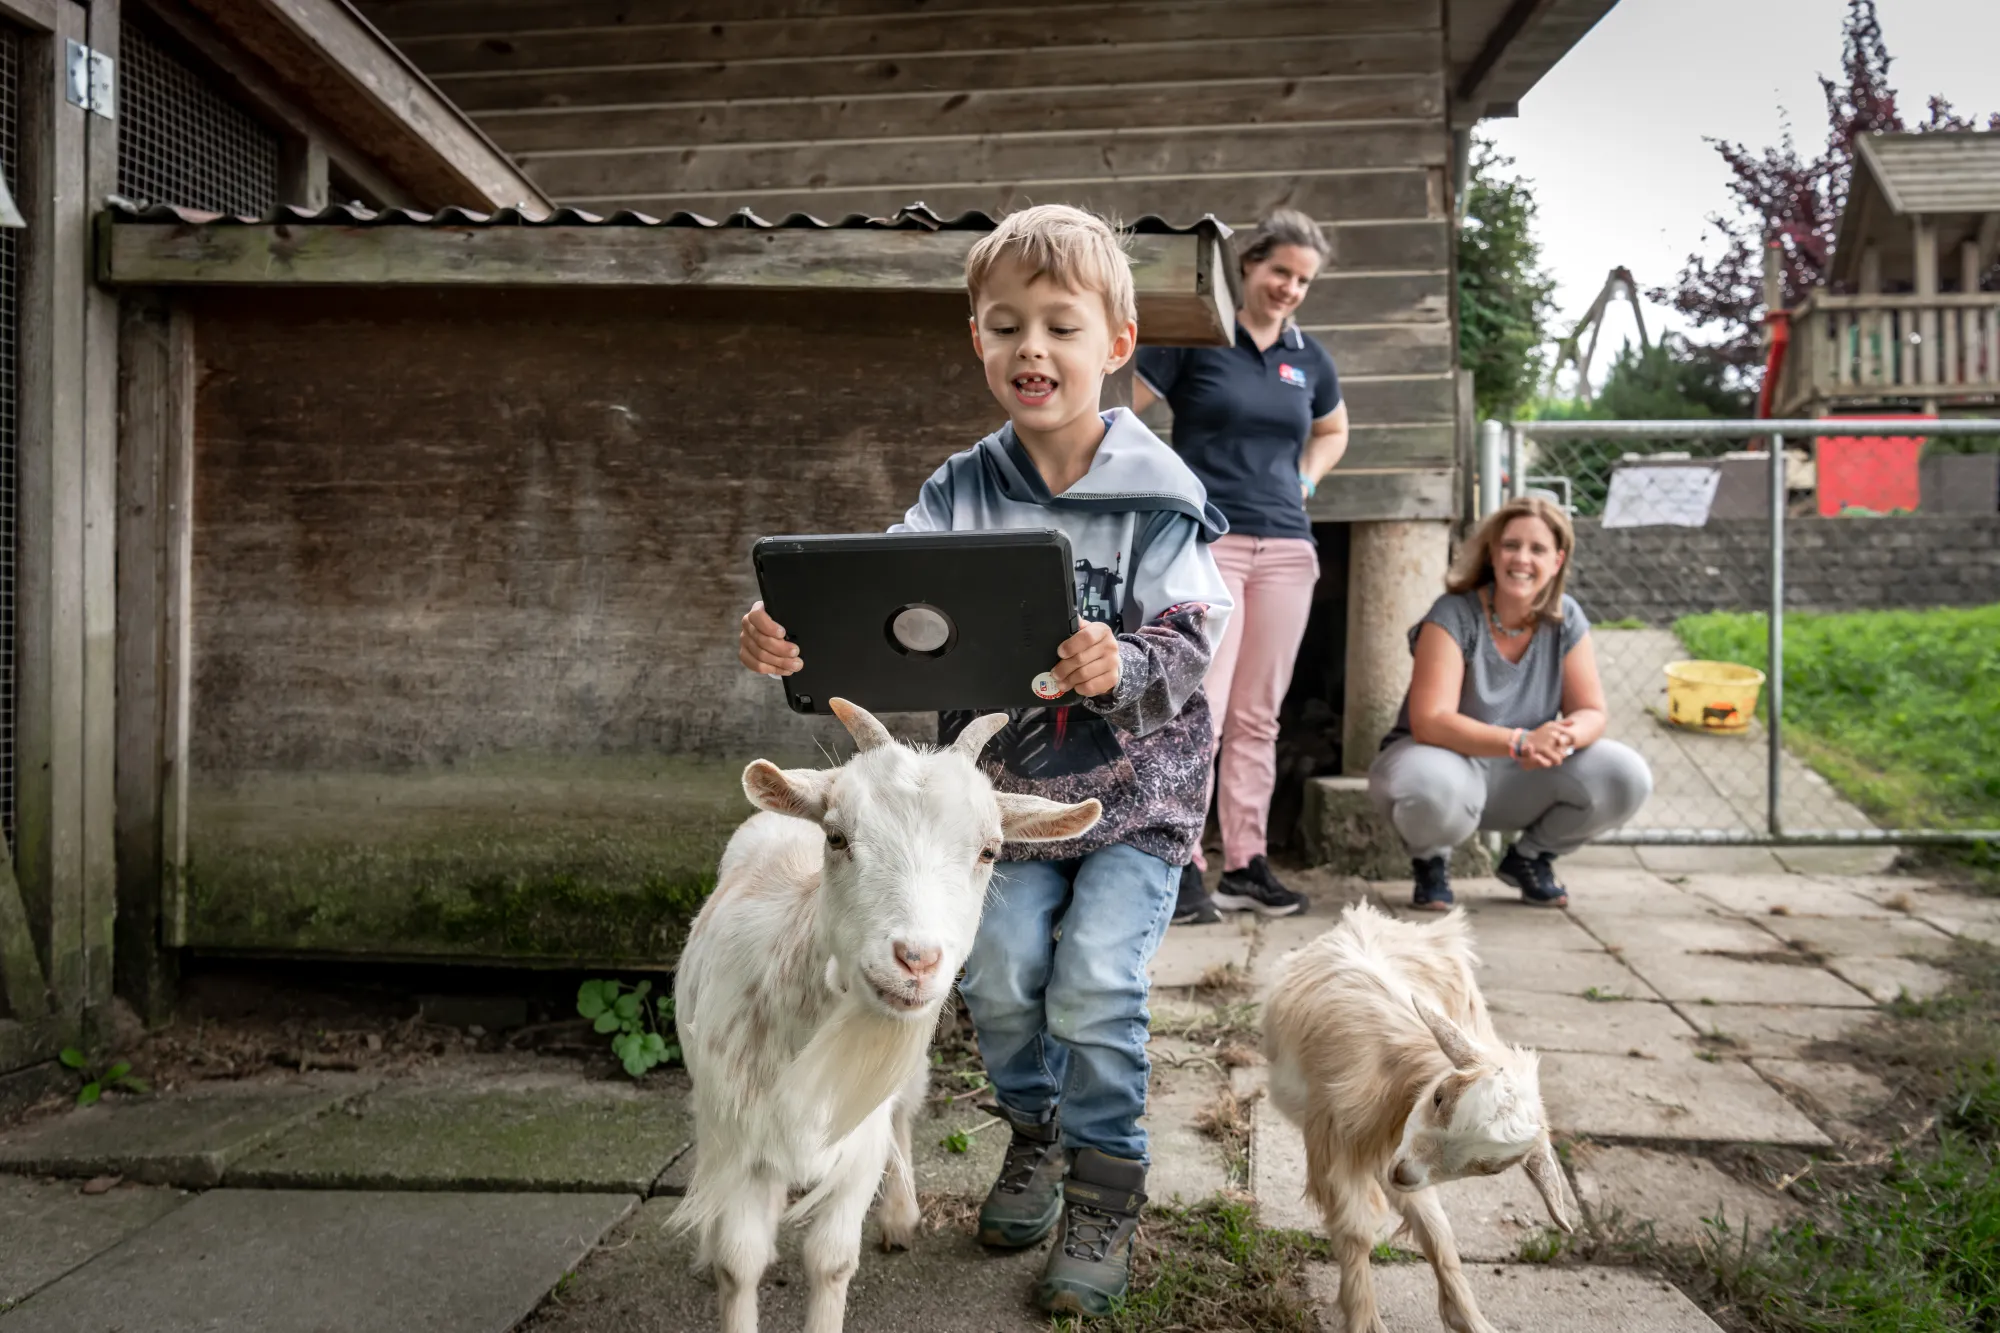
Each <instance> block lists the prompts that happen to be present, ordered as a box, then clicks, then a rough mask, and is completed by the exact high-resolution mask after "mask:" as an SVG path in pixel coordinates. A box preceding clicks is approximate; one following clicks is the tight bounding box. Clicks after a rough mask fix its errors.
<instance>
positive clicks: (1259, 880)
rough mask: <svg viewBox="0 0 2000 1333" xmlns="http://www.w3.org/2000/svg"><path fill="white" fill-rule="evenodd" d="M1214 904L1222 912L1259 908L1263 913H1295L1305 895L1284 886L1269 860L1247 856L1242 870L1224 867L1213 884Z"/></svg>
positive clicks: (1302, 909)
mask: <svg viewBox="0 0 2000 1333" xmlns="http://www.w3.org/2000/svg"><path fill="white" fill-rule="evenodd" d="M1215 905H1216V906H1217V907H1220V908H1221V909H1222V910H1223V911H1225V912H1258V913H1261V914H1262V915H1264V916H1297V915H1298V914H1299V913H1301V912H1303V911H1305V910H1306V896H1305V895H1304V894H1303V893H1295V892H1293V891H1292V890H1291V889H1288V888H1286V887H1285V886H1284V883H1283V881H1281V880H1280V879H1279V878H1278V877H1277V876H1276V875H1274V874H1272V873H1271V863H1270V862H1269V861H1266V860H1265V859H1264V858H1263V857H1261V856H1253V857H1251V858H1250V864H1249V865H1247V866H1244V867H1243V868H1242V869H1241V870H1231V871H1227V872H1225V873H1224V874H1223V876H1222V883H1220V884H1218V885H1216V886H1215Z"/></svg>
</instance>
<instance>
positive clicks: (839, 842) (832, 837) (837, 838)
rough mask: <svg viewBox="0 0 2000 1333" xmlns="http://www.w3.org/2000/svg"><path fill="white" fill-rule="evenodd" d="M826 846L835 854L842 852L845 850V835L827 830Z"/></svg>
mask: <svg viewBox="0 0 2000 1333" xmlns="http://www.w3.org/2000/svg"><path fill="white" fill-rule="evenodd" d="M826 845H827V846H828V847H830V848H832V849H833V850H834V851H836V852H844V851H846V850H847V835H846V834H845V833H835V832H834V831H833V830H831V829H828V830H827V834H826Z"/></svg>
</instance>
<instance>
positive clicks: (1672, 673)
mask: <svg viewBox="0 0 2000 1333" xmlns="http://www.w3.org/2000/svg"><path fill="white" fill-rule="evenodd" d="M1666 670H1667V716H1668V718H1670V719H1671V720H1672V721H1673V723H1674V725H1676V726H1681V727H1687V728H1689V729H1691V730H1694V731H1715V732H1721V733H1722V734H1724V735H1737V734H1740V733H1742V732H1745V731H1748V730H1749V729H1750V719H1751V718H1753V717H1755V716H1756V715H1757V691H1758V690H1759V689H1761V688H1763V685H1764V673H1763V672H1761V671H1759V670H1758V669H1757V668H1756V667H1747V666H1738V665H1737V664H1736V663H1734V662H1669V663H1667V668H1666Z"/></svg>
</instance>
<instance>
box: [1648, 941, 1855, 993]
mask: <svg viewBox="0 0 2000 1333" xmlns="http://www.w3.org/2000/svg"><path fill="white" fill-rule="evenodd" d="M1769 953H1770V955H1771V958H1772V961H1769V962H1749V961H1745V958H1743V957H1736V958H1725V957H1722V956H1720V955H1717V954H1704V953H1681V952H1679V951H1677V950H1664V949H1663V950H1654V949H1630V950H1627V951H1626V952H1625V954H1624V958H1625V961H1626V962H1627V963H1629V964H1631V967H1632V970H1633V971H1634V972H1637V973H1638V974H1639V975H1640V976H1642V977H1644V978H1645V979H1646V980H1647V981H1648V982H1649V983H1650V984H1651V985H1652V987H1653V989H1654V990H1656V991H1658V992H1659V993H1660V994H1661V995H1664V996H1665V997H1666V998H1667V999H1669V1000H1676V1001H1682V1002H1690V1003H1699V1002H1700V1001H1702V1000H1713V1001H1714V1002H1715V1003H1717V1004H1812V1005H1828V1006H1833V1007H1839V1006H1842V1005H1846V1006H1851V1007H1854V1008H1862V1009H1865V1008H1870V1007H1872V1005H1873V1003H1874V1002H1873V1001H1872V1000H1871V999H1870V998H1869V997H1868V995H1867V994H1866V993H1865V992H1863V991H1861V990H1859V989H1857V988H1856V987H1854V986H1851V985H1849V984H1848V983H1846V982H1844V981H1842V980H1841V979H1840V978H1838V977H1836V976H1834V975H1833V974H1832V973H1831V972H1828V971H1825V970H1824V969H1822V968H1818V967H1813V966H1811V965H1809V964H1803V963H1794V962H1779V961H1776V960H1777V959H1779V958H1783V957H1786V956H1788V954H1789V951H1788V950H1786V949H1785V948H1784V946H1783V945H1781V944H1779V943H1778V942H1777V941H1776V940H1773V941H1771V947H1770V950H1769Z"/></svg>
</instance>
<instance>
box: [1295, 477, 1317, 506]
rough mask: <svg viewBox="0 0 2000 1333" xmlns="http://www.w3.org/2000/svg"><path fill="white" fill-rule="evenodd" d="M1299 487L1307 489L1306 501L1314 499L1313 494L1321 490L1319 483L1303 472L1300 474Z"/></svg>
mask: <svg viewBox="0 0 2000 1333" xmlns="http://www.w3.org/2000/svg"><path fill="white" fill-rule="evenodd" d="M1299 485H1301V486H1303V487H1305V488H1306V499H1308V500H1310V499H1312V498H1313V493H1314V492H1316V491H1317V490H1319V483H1318V482H1316V481H1314V480H1313V479H1312V478H1311V477H1308V476H1307V475H1306V474H1305V473H1303V472H1301V473H1299Z"/></svg>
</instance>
